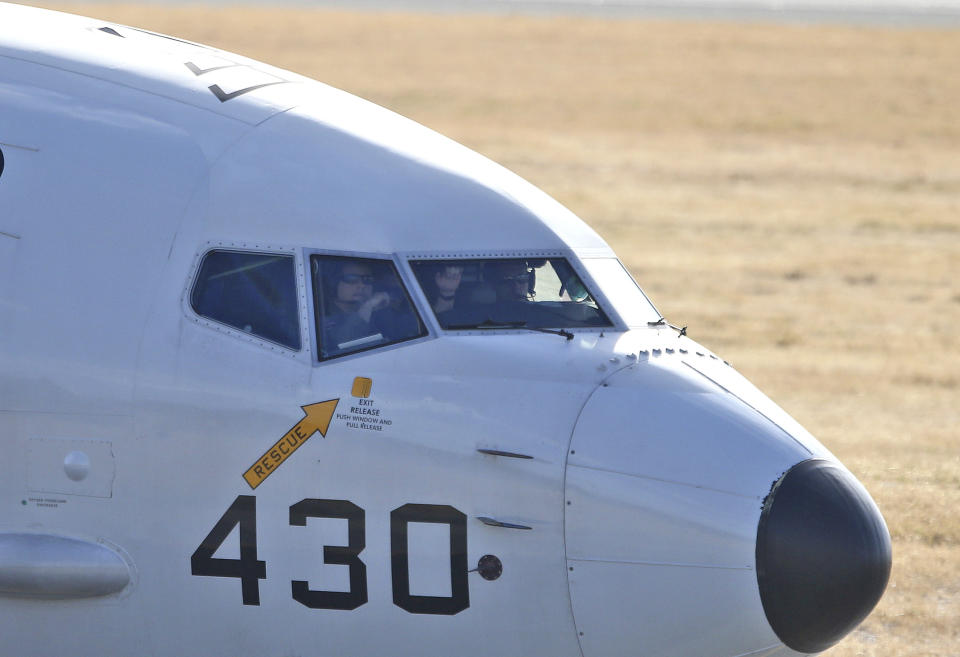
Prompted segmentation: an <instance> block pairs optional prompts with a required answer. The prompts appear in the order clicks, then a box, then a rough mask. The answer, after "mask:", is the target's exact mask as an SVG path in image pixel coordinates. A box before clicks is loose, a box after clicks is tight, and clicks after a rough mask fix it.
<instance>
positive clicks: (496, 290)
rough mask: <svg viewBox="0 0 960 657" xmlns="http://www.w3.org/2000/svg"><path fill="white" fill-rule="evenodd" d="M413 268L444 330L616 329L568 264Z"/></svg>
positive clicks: (510, 261)
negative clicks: (611, 327)
mask: <svg viewBox="0 0 960 657" xmlns="http://www.w3.org/2000/svg"><path fill="white" fill-rule="evenodd" d="M410 264H411V266H412V267H413V271H414V273H415V274H416V276H417V280H418V281H419V282H420V286H421V287H422V288H423V291H424V294H425V296H426V297H427V299H428V300H429V301H430V305H431V307H432V308H433V311H434V313H436V316H437V321H439V322H440V326H441V327H442V328H444V329H448V330H461V329H478V328H479V329H486V328H490V329H498V328H499V329H503V328H555V329H560V328H586V327H604V326H611V323H610V320H609V319H608V317H607V315H606V314H605V313H604V312H603V310H602V309H601V308H600V306H599V305H598V304H597V302H596V301H595V300H594V298H593V296H592V295H591V294H590V292H589V291H588V290H587V288H586V286H585V285H584V284H583V281H581V280H580V277H579V276H577V273H576V272H575V271H574V269H573V267H571V266H570V263H569V262H567V261H566V259H564V258H505V259H483V260H478V259H468V260H417V261H412V262H411V263H410Z"/></svg>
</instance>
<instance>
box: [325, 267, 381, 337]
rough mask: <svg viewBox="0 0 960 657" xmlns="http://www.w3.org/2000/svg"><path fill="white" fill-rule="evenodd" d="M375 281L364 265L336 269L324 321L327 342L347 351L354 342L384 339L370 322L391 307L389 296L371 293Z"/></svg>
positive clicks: (370, 271)
mask: <svg viewBox="0 0 960 657" xmlns="http://www.w3.org/2000/svg"><path fill="white" fill-rule="evenodd" d="M375 281H376V277H375V276H374V275H373V270H372V268H371V267H370V265H368V264H366V263H364V262H345V263H343V265H342V266H341V267H340V268H339V272H337V274H336V275H335V284H334V289H333V290H332V292H333V294H332V295H331V296H332V299H331V303H330V307H329V313H328V315H327V318H326V321H325V322H324V324H325V326H324V329H325V331H324V333H325V336H326V339H327V340H328V342H329V343H333V344H335V345H337V346H338V347H339V348H341V349H346V348H348V346H351V343H352V342H355V341H357V340H363V339H364V338H369V339H370V341H371V342H376V341H379V340H381V339H382V338H383V336H382V335H381V334H380V332H379V331H378V329H377V328H376V327H375V326H374V324H373V322H372V321H371V319H372V317H373V315H374V313H375V312H377V311H378V310H381V309H384V308H386V307H387V306H389V305H390V295H389V294H387V293H386V292H376V293H374V291H373V284H374V282H375Z"/></svg>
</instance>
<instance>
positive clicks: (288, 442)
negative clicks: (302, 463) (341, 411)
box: [243, 398, 340, 488]
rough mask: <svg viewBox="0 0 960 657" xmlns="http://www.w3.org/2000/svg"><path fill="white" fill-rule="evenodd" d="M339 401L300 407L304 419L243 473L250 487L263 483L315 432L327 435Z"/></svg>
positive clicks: (333, 400)
mask: <svg viewBox="0 0 960 657" xmlns="http://www.w3.org/2000/svg"><path fill="white" fill-rule="evenodd" d="M339 401H340V399H339V398H338V399H328V400H327V401H322V402H317V403H316V404H307V405H306V406H301V407H300V408H302V409H303V412H304V417H303V419H302V420H300V421H299V422H297V423H296V424H295V425H293V426H292V427H291V428H290V431H288V432H287V433H285V434H284V435H283V438H281V439H280V440H278V441H277V442H276V443H274V445H273V447H271V448H270V449H268V450H267V451H266V452H264V454H263V456H261V457H260V458H259V459H257V461H256V463H254V464H253V465H251V466H250V469H249V470H247V471H246V472H244V473H243V478H244V479H246V481H247V483H248V484H250V488H256V487H257V486H259V485H260V484H262V483H263V480H264V479H266V478H267V477H269V476H270V475H271V474H272V473H273V471H274V470H276V469H277V468H278V467H280V464H281V463H283V462H284V461H286V460H287V459H288V458H289V457H290V455H291V454H293V453H294V452H295V451H296V450H297V449H298V448H299V447H300V446H301V445H302V444H303V443H305V442H307V439H308V438H309V437H310V436H312V435H313V434H314V433H315V432H317V431H319V432H320V435H321V436H326V435H327V429H329V428H330V420H332V419H333V412H334V411H335V410H336V409H337V403H338V402H339Z"/></svg>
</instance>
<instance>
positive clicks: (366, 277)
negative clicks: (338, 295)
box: [340, 274, 374, 285]
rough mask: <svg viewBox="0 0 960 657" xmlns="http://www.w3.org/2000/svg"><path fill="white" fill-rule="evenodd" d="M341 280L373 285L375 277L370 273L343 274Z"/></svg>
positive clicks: (349, 282)
mask: <svg viewBox="0 0 960 657" xmlns="http://www.w3.org/2000/svg"><path fill="white" fill-rule="evenodd" d="M340 281H341V282H343V283H346V284H347V285H356V284H357V283H363V284H364V285H373V281H374V278H373V276H371V275H370V274H343V275H342V276H341V277H340Z"/></svg>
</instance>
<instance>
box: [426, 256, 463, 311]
mask: <svg viewBox="0 0 960 657" xmlns="http://www.w3.org/2000/svg"><path fill="white" fill-rule="evenodd" d="M462 276H463V267H461V266H458V265H438V266H437V268H436V270H435V271H433V273H432V275H431V276H430V278H429V280H428V282H427V288H428V289H427V297H428V298H429V299H430V305H431V306H432V307H433V311H434V312H435V313H437V314H438V315H439V314H440V313H445V312H448V311H450V310H453V307H454V304H455V303H456V300H457V290H458V289H459V288H460V279H461V278H462Z"/></svg>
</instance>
